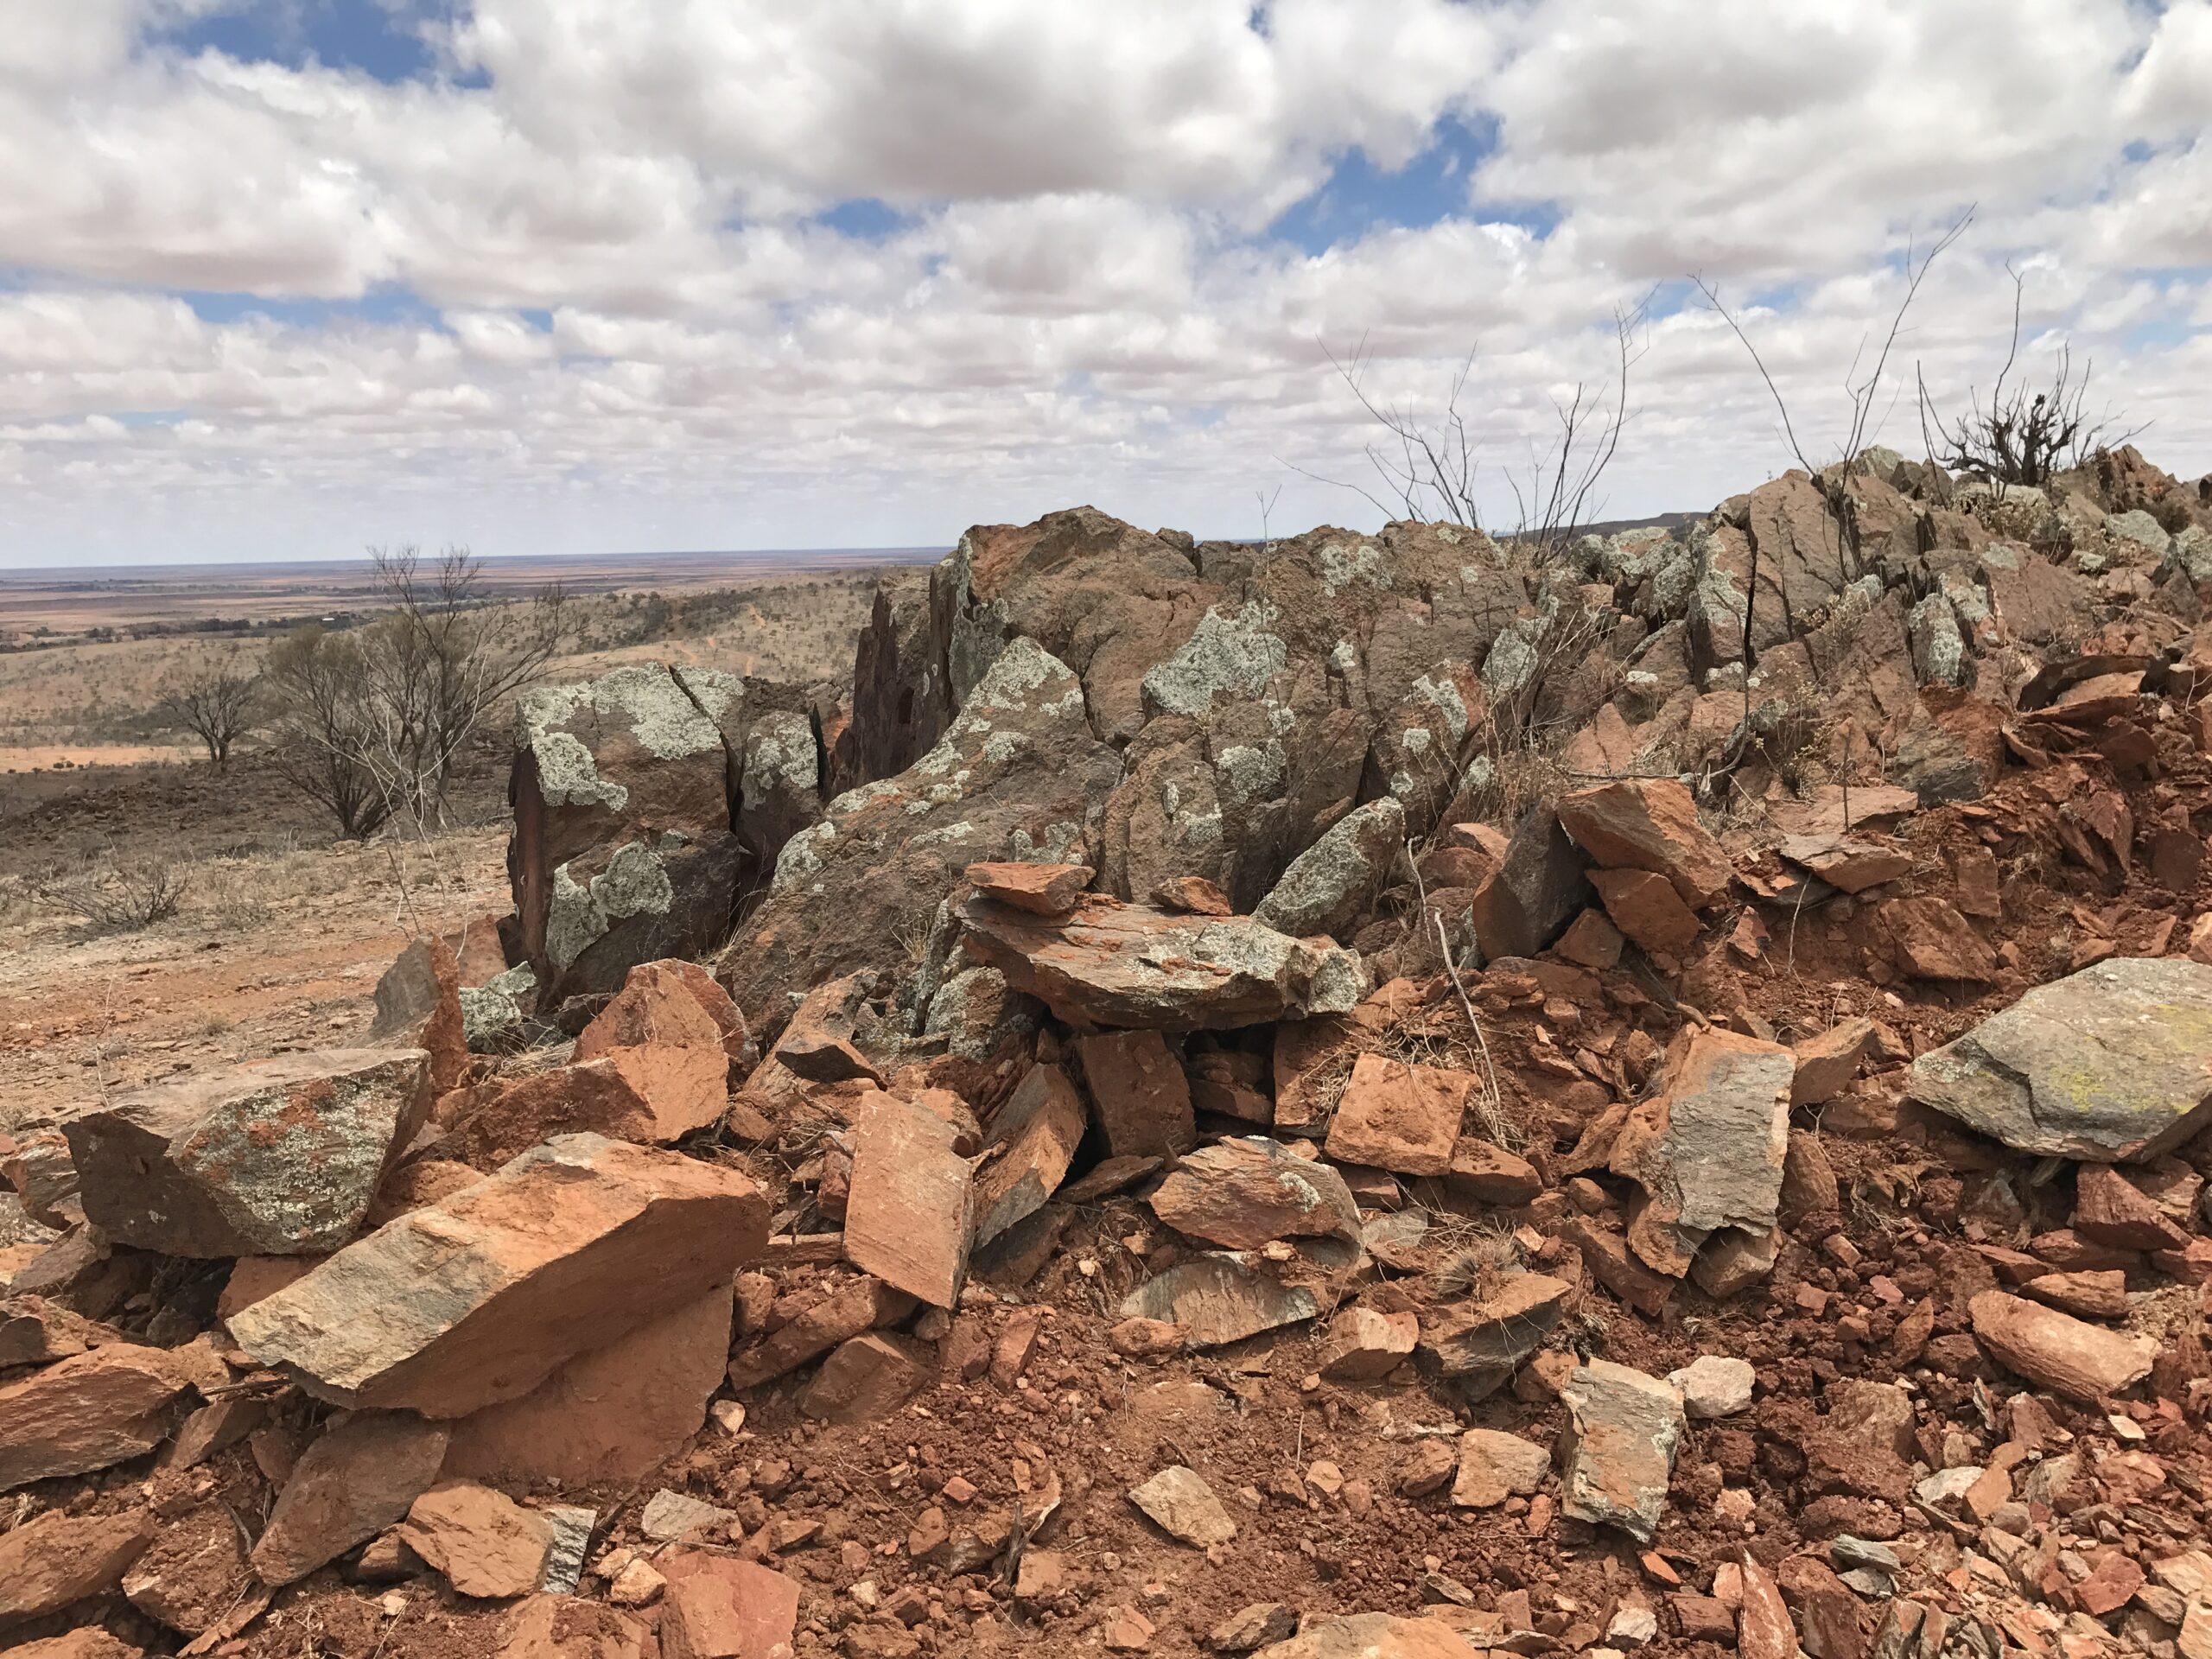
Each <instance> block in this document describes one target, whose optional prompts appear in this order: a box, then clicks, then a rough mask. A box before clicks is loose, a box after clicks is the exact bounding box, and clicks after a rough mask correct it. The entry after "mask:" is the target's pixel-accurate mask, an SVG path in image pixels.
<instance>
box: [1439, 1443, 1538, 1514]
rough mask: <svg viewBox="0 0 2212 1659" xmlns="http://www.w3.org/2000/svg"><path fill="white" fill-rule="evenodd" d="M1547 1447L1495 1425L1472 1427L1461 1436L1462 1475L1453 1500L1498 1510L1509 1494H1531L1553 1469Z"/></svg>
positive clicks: (1461, 1505) (1458, 1504)
mask: <svg viewBox="0 0 2212 1659" xmlns="http://www.w3.org/2000/svg"><path fill="white" fill-rule="evenodd" d="M1551 1466H1552V1454H1551V1452H1549V1451H1548V1450H1547V1449H1546V1448H1545V1447H1543V1446H1536V1445H1534V1444H1532V1443H1530V1442H1529V1441H1528V1440H1522V1438H1521V1437H1520V1436H1519V1435H1518V1434H1507V1433H1502V1432H1501V1431H1499V1430H1497V1429H1491V1428H1471V1429H1469V1430H1468V1431H1467V1432H1466V1433H1464V1434H1462V1435H1461V1436H1460V1437H1459V1475H1458V1478H1456V1479H1455V1480H1454V1481H1453V1482H1452V1503H1453V1505H1454V1506H1455V1507H1457V1508H1459V1509H1463V1510H1491V1509H1496V1508H1497V1506H1498V1505H1499V1504H1501V1503H1504V1502H1505V1500H1506V1499H1507V1498H1509V1497H1529V1496H1530V1495H1532V1494H1533V1493H1534V1492H1535V1490H1536V1489H1537V1487H1539V1486H1541V1484H1543V1479H1544V1477H1545V1476H1546V1475H1548V1474H1549V1473H1550V1472H1551Z"/></svg>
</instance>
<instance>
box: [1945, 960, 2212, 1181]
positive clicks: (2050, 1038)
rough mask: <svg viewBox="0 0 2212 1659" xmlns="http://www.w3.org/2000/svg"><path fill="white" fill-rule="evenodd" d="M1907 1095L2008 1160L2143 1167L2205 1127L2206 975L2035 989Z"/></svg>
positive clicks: (2105, 973) (2184, 971) (2176, 968)
mask: <svg viewBox="0 0 2212 1659" xmlns="http://www.w3.org/2000/svg"><path fill="white" fill-rule="evenodd" d="M1910 1087H1911V1093H1912V1096H1913V1098H1914V1099H1916V1100H1917V1101H1919V1102H1921V1103H1923V1105H1927V1106H1932V1107H1934V1108H1935V1109H1936V1110H1937V1111H1939V1112H1942V1113H1944V1114H1945V1115H1946V1116H1950V1117H1955V1118H1956V1119H1958V1121H1959V1122H1961V1123H1964V1124H1966V1125H1967V1127H1968V1128H1973V1129H1977V1130H1979V1131H1980V1132H1981V1133H1982V1134H1984V1135H1988V1136H1990V1137H1991V1138H1993V1139H1994V1140H1998V1141H2003V1142H2004V1143H2005V1145H2006V1146H2008V1147H2012V1149H2013V1150H2014V1151H2016V1152H2026V1153H2034V1154H2047V1155H2051V1156H2056V1157H2062V1158H2078V1159H2082V1160H2085V1161H2090V1162H2096V1163H2146V1162H2148V1161H2149V1160H2152V1159H2153V1158H2156V1157H2158V1156H2159V1155H2160V1154H2164V1153H2166V1152H2169V1151H2171V1149H2172V1148H2173V1147H2177V1146H2179V1145H2180V1144H2181V1143H2182V1142H2183V1141H2186V1140H2187V1139H2189V1137H2190V1135H2194V1134H2196V1132H2197V1131H2198V1130H2199V1129H2201V1128H2203V1127H2204V1126H2205V1124H2206V1123H2207V1122H2209V1121H2212V967H2207V966H2205V965H2204V964H2202V963H2195V962H2190V961H2188V960H2185V959H2183V958H2181V957H2156V958H2153V957H2113V958H2112V959H2111V960H2109V961H2106V962H2101V963H2097V964H2096V965H2095V966H2094V967H2090V968H2084V969H2081V970H2080V971H2079V972H2077V973H2073V974H2069V975H2068V976H2066V977H2065V978H2064V979H2062V980H2057V981H2055V982H2052V983H2050V984H2049V985H2040V986H2037V988H2035V989H2033V990H2031V991H2030V992H2029V993H2028V994H2027V995H2024V996H2023V997H2022V998H2021V999H2020V1000H2019V1001H2018V1002H2015V1003H2014V1004H2013V1005H2012V1007H2009V1008H2007V1009H2005V1011H2004V1012H2003V1013H2001V1014H1992V1015H1991V1016H1990V1017H1989V1018H1988V1019H1986V1020H1983V1021H1982V1022H1981V1023H1980V1025H1978V1026H1976V1027H1974V1029H1973V1030H1972V1031H1970V1032H1968V1033H1967V1034H1966V1035H1965V1036H1963V1037H1961V1038H1960V1039H1957V1040H1956V1041H1955V1042H1951V1043H1947V1044H1945V1045H1944V1046H1942V1047H1941V1048H1939V1049H1936V1050H1934V1051H1933V1052H1929V1053H1927V1054H1923V1055H1922V1056H1921V1057H1920V1058H1918V1059H1916V1060H1915V1061H1914V1062H1913V1065H1912V1082H1911V1085H1910Z"/></svg>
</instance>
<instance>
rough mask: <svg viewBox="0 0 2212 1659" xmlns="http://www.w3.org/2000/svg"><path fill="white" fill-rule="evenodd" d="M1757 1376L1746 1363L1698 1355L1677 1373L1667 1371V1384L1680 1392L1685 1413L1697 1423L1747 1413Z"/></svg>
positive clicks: (1748, 1362) (1712, 1355) (1716, 1355)
mask: <svg viewBox="0 0 2212 1659" xmlns="http://www.w3.org/2000/svg"><path fill="white" fill-rule="evenodd" d="M1757 1376H1758V1373H1757V1372H1756V1371H1754V1370H1752V1368H1751V1362H1750V1361H1749V1360H1747V1359H1730V1358H1726V1357H1723V1356H1721V1355H1719V1354H1700V1356H1699V1357H1697V1358H1696V1359H1694V1360H1693V1361H1691V1363H1688V1365H1685V1366H1683V1367H1682V1369H1681V1370H1678V1371H1669V1373H1668V1374H1667V1381H1668V1382H1669V1383H1673V1384H1674V1385H1675V1388H1677V1389H1680V1390H1681V1395H1682V1409H1683V1410H1684V1411H1685V1412H1687V1413H1688V1414H1689V1415H1690V1416H1691V1417H1692V1418H1694V1419H1697V1420H1699V1421H1711V1420H1712V1419H1713V1418H1716V1417H1732V1416H1734V1415H1735V1414H1737V1413H1738V1412H1739V1411H1747V1410H1749V1409H1750V1408H1751V1384H1752V1383H1753V1382H1754V1381H1755V1380H1756V1378H1757Z"/></svg>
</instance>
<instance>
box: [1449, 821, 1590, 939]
mask: <svg viewBox="0 0 2212 1659" xmlns="http://www.w3.org/2000/svg"><path fill="white" fill-rule="evenodd" d="M1587 866H1588V861H1587V860H1586V858H1585V857H1584V856H1583V855H1582V852H1581V849H1579V848H1578V847H1576V846H1575V844H1574V842H1572V841H1571V840H1569V839H1568V838H1567V831H1566V830H1564V829H1561V828H1560V822H1559V819H1558V818H1557V817H1554V815H1553V814H1552V812H1551V811H1550V810H1548V809H1547V808H1544V807H1541V806H1538V807H1532V808H1530V809H1529V811H1528V812H1527V813H1525V814H1523V815H1522V819H1521V822H1520V823H1519V824H1518V825H1517V826H1516V828H1515V829H1514V831H1513V837H1512V839H1511V841H1510V842H1508V843H1507V845H1506V849H1505V856H1504V858H1503V861H1501V862H1500V864H1499V866H1498V868H1497V872H1496V874H1493V875H1491V878H1490V879H1489V880H1487V881H1485V882H1484V883H1483V885H1482V886H1481V887H1478V888H1477V889H1475V895H1474V903H1473V906H1472V907H1471V908H1472V911H1473V920H1474V928H1475V938H1476V940H1477V942H1478V944H1480V946H1481V949H1482V953H1483V955H1484V957H1489V958H1490V959H1491V960H1492V961H1495V960H1496V959H1497V958H1498V957H1533V956H1535V954H1536V953H1537V952H1538V951H1539V950H1542V949H1543V948H1544V947H1545V946H1546V945H1548V944H1551V942H1552V941H1553V940H1554V939H1556V938H1559V936H1560V934H1561V933H1563V932H1565V931H1567V924H1568V923H1570V922H1572V921H1573V919H1574V918H1575V917H1576V916H1578V915H1580V913H1581V912H1582V909H1583V907H1584V906H1586V905H1587V904H1589V902H1590V897H1591V894H1590V880H1589V877H1588V875H1587V874H1586V873H1585V872H1586V868H1587Z"/></svg>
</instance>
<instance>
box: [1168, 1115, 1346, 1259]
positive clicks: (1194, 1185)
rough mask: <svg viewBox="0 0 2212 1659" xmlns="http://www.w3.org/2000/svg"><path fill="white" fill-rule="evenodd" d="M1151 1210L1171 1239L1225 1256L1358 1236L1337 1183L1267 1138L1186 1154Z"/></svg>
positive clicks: (1319, 1166)
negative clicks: (1218, 1248) (1281, 1241)
mask: <svg viewBox="0 0 2212 1659" xmlns="http://www.w3.org/2000/svg"><path fill="white" fill-rule="evenodd" d="M1151 1202H1152V1212H1153V1214H1154V1215H1156V1216H1158V1217H1160V1220H1162V1221H1164V1222H1166V1224H1168V1225H1169V1226H1170V1227H1173V1229H1174V1230H1176V1231H1177V1232H1179V1233H1182V1234H1185V1235H1186V1236H1189V1237H1192V1238H1201V1239H1204V1240H1205V1241H1206V1243H1209V1244H1219V1245H1223V1246H1225V1247H1226V1248H1228V1249H1232V1250H1251V1249H1258V1248H1259V1247H1260V1246H1261V1245H1262V1244H1266V1243H1271V1242H1272V1241H1274V1240H1275V1239H1278V1238H1311V1237H1318V1236H1327V1235H1330V1234H1338V1235H1342V1236H1357V1233H1358V1231H1359V1206H1358V1205H1357V1204H1355V1203H1353V1202H1352V1196H1351V1189H1350V1188H1348V1187H1347V1186H1345V1185H1344V1177H1343V1176H1341V1175H1339V1174H1338V1173H1337V1172H1336V1171H1335V1170H1334V1169H1332V1168H1331V1167H1330V1166H1328V1165H1326V1164H1325V1163H1321V1162H1319V1161H1318V1160H1314V1159H1311V1158H1300V1157H1299V1156H1298V1155H1297V1154H1294V1153H1293V1152H1292V1151H1291V1150H1290V1149H1289V1148H1288V1147H1286V1146H1284V1145H1283V1144H1282V1143H1281V1141H1275V1140H1272V1139H1270V1138H1268V1136H1266V1135H1243V1136H1239V1137H1237V1138H1236V1139H1233V1140H1229V1141H1218V1142H1217V1143H1216V1144H1214V1145H1212V1146H1211V1147H1200V1148H1199V1149H1198V1151H1196V1152H1193V1153H1190V1154H1186V1155H1185V1157H1184V1158H1183V1159H1182V1160H1181V1161H1180V1162H1179V1163H1178V1164H1177V1165H1176V1166H1175V1168H1174V1169H1173V1171H1172V1172H1171V1173H1169V1174H1168V1176H1167V1178H1166V1179H1165V1180H1163V1181H1161V1182H1160V1186H1159V1188H1158V1190H1157V1191H1155V1192H1154V1193H1153V1195H1152V1200H1151Z"/></svg>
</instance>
